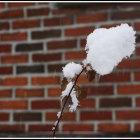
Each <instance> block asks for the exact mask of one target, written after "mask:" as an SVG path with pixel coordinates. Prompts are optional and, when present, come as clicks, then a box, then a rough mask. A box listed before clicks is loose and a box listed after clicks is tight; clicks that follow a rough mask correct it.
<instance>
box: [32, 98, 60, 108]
mask: <svg viewBox="0 0 140 140" xmlns="http://www.w3.org/2000/svg"><path fill="white" fill-rule="evenodd" d="M31 106H32V109H59V108H60V102H59V101H58V100H47V101H45V100H43V101H32V104H31Z"/></svg>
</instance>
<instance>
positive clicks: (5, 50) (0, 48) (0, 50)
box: [0, 44, 12, 53]
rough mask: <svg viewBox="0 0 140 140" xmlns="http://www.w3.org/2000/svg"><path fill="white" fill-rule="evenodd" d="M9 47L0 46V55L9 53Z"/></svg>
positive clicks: (6, 45) (7, 45)
mask: <svg viewBox="0 0 140 140" xmlns="http://www.w3.org/2000/svg"><path fill="white" fill-rule="evenodd" d="M11 47H12V46H11V45H9V44H1V45H0V53H10V52H11V50H12V49H11Z"/></svg>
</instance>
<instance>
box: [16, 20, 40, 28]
mask: <svg viewBox="0 0 140 140" xmlns="http://www.w3.org/2000/svg"><path fill="white" fill-rule="evenodd" d="M35 27H40V20H38V19H30V20H18V21H14V22H13V29H26V28H35Z"/></svg>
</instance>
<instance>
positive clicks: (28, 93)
mask: <svg viewBox="0 0 140 140" xmlns="http://www.w3.org/2000/svg"><path fill="white" fill-rule="evenodd" d="M43 96H44V89H16V97H17V98H26V97H28V98H32V97H43Z"/></svg>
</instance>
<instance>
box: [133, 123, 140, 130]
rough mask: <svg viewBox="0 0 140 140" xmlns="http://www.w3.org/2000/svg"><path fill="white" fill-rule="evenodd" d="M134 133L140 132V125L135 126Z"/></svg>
mask: <svg viewBox="0 0 140 140" xmlns="http://www.w3.org/2000/svg"><path fill="white" fill-rule="evenodd" d="M134 131H135V132H139V131H140V123H136V124H135V126H134Z"/></svg>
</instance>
